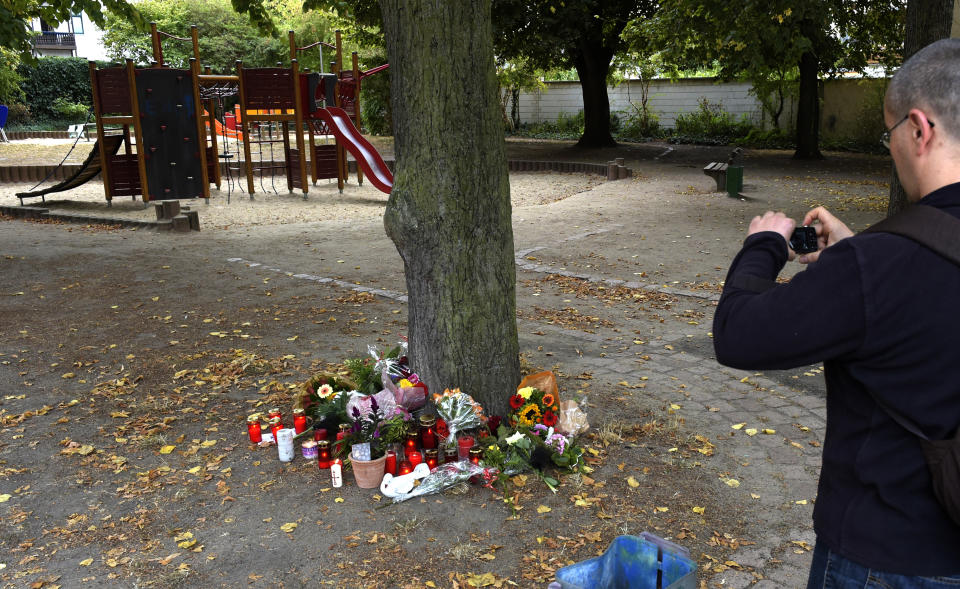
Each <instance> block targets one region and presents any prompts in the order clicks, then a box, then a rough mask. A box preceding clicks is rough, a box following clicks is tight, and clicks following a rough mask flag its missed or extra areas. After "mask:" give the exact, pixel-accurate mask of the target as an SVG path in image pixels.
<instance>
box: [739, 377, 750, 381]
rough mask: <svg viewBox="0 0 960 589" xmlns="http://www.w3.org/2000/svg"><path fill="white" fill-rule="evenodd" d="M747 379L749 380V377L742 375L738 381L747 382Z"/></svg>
mask: <svg viewBox="0 0 960 589" xmlns="http://www.w3.org/2000/svg"><path fill="white" fill-rule="evenodd" d="M748 380H750V377H749V376H744V377H743V378H741V379H740V382H747V381H748Z"/></svg>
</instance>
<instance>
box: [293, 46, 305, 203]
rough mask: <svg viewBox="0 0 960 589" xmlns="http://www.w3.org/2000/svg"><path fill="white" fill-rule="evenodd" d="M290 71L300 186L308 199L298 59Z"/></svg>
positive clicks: (294, 61)
mask: <svg viewBox="0 0 960 589" xmlns="http://www.w3.org/2000/svg"><path fill="white" fill-rule="evenodd" d="M290 71H291V72H292V73H293V101H294V102H293V103H294V109H293V120H294V125H296V135H295V136H294V137H295V138H296V141H297V152H298V156H297V157H298V158H299V160H300V187H301V188H302V189H303V199H304V200H306V199H307V187H308V184H307V154H306V151H305V149H304V145H303V100H302V97H301V96H300V64H299V63H298V62H297V60H296V59H294V60H291V62H290ZM291 181H292V179H291Z"/></svg>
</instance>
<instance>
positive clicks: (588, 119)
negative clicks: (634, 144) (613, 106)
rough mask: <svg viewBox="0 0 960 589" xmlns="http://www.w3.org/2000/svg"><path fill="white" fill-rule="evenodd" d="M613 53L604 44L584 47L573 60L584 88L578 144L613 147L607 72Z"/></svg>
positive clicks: (615, 143) (579, 145)
mask: <svg viewBox="0 0 960 589" xmlns="http://www.w3.org/2000/svg"><path fill="white" fill-rule="evenodd" d="M612 58H613V54H612V53H611V52H610V51H609V50H607V49H604V48H601V47H589V46H587V47H581V48H580V51H579V52H578V53H577V58H576V59H575V60H574V66H575V67H576V68H577V75H578V76H579V77H580V88H581V90H582V91H583V135H582V136H581V137H580V141H578V142H577V147H588V148H595V147H613V146H616V145H617V142H616V141H614V140H613V136H612V135H610V98H609V97H608V96H607V74H608V73H609V72H610V60H611V59H612Z"/></svg>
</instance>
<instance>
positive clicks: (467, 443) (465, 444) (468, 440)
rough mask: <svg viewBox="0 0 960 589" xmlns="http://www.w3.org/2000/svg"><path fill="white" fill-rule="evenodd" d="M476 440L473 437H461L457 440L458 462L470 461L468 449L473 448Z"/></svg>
mask: <svg viewBox="0 0 960 589" xmlns="http://www.w3.org/2000/svg"><path fill="white" fill-rule="evenodd" d="M474 444H476V440H474V439H473V436H463V437H461V438H459V439H457V451H458V452H457V458H458V459H459V460H470V448H473V446H474Z"/></svg>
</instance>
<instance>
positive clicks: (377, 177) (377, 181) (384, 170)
mask: <svg viewBox="0 0 960 589" xmlns="http://www.w3.org/2000/svg"><path fill="white" fill-rule="evenodd" d="M319 113H320V118H322V119H323V121H324V122H325V123H326V124H327V126H328V127H330V129H331V130H332V131H333V134H334V135H336V136H337V139H338V140H340V141H341V142H343V146H344V147H346V148H347V149H348V150H349V151H350V153H352V154H353V157H355V158H357V164H358V165H359V166H360V167H361V168H362V169H363V173H364V174H366V176H367V179H369V180H370V182H371V184H373V185H374V186H376V187H377V188H378V189H379V190H381V191H383V192H386V193H387V194H390V190H391V189H392V188H393V174H392V173H391V172H390V169H389V168H388V167H387V164H385V163H384V161H383V158H382V157H380V154H379V153H378V152H377V150H376V148H374V147H373V145H371V144H370V142H369V141H367V140H366V139H365V138H364V137H363V135H361V134H360V132H359V131H357V128H356V127H354V126H353V121H351V120H350V117H349V116H348V115H347V113H346V111H344V110H343V109H342V108H337V107H335V106H331V107H329V108H321V109H319Z"/></svg>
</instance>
